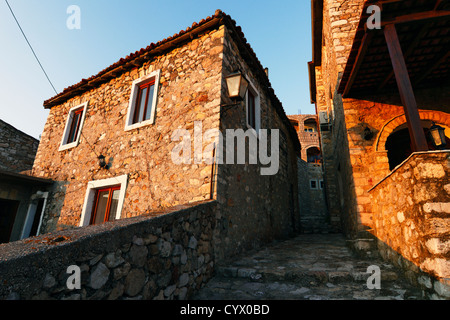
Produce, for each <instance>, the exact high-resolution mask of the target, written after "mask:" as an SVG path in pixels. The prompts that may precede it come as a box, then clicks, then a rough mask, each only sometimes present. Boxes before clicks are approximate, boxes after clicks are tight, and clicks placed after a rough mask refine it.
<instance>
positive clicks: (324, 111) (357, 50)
mask: <svg viewBox="0 0 450 320" xmlns="http://www.w3.org/2000/svg"><path fill="white" fill-rule="evenodd" d="M372 4H376V5H379V6H380V7H381V22H380V23H381V28H376V29H370V28H369V27H368V25H367V24H366V23H368V21H369V19H370V17H372V18H373V16H372V14H373V12H374V11H371V9H369V6H370V5H372ZM441 10H448V4H445V3H444V2H440V1H438V2H436V1H429V2H427V3H426V4H424V3H423V2H421V3H420V1H395V2H392V1H378V2H377V3H374V1H363V0H361V1H338V0H323V1H322V0H317V1H316V0H314V1H312V12H313V21H312V23H313V61H312V62H310V63H309V68H310V83H311V86H310V87H311V96H312V100H313V101H314V102H315V104H316V108H317V112H318V114H319V118H320V128H321V146H322V148H321V150H322V153H323V165H324V172H325V176H326V181H327V184H326V189H327V198H328V203H329V211H330V218H331V219H336V220H337V219H340V220H341V223H342V229H343V231H344V232H345V234H346V235H347V236H348V238H349V243H351V244H352V245H353V247H354V248H355V249H356V250H358V251H359V252H364V253H365V254H376V253H377V248H382V250H381V251H383V252H386V246H384V245H382V244H381V243H380V241H381V242H382V243H384V244H388V246H387V247H389V244H392V248H391V250H393V251H396V252H397V253H399V254H400V255H401V256H403V258H405V259H409V258H410V257H411V256H410V252H407V251H408V250H411V247H409V246H413V247H414V248H418V247H420V246H425V242H426V241H427V240H428V239H429V237H430V234H428V235H426V234H423V235H422V236H423V237H424V238H423V239H427V240H422V241H418V242H414V243H412V242H411V241H410V240H411V237H409V238H408V237H407V238H402V242H396V244H395V245H394V244H393V241H394V238H395V237H396V236H397V235H394V234H392V233H391V234H389V235H388V233H389V232H387V230H385V228H386V227H385V226H386V224H384V227H383V224H381V223H380V221H379V219H380V218H379V216H380V215H384V218H383V219H388V217H387V216H386V214H387V212H391V213H392V216H391V217H390V218H391V219H393V220H395V219H397V218H396V215H397V214H398V215H399V216H400V217H401V213H400V211H399V210H400V208H398V207H397V203H396V201H397V198H396V196H395V194H396V193H395V192H393V191H389V194H388V195H386V194H383V192H381V193H380V191H377V189H380V188H383V189H385V188H386V186H387V185H389V184H391V187H393V186H392V184H396V182H395V181H394V177H396V179H398V177H397V175H398V174H399V173H396V174H394V175H391V172H392V171H393V170H398V169H396V168H398V166H400V167H402V166H410V165H411V163H413V167H412V168H411V169H410V170H409V171H410V172H412V171H414V172H416V171H417V170H419V171H420V170H422V169H423V170H426V171H428V170H432V169H430V168H433V167H434V166H433V164H434V163H435V161H436V159H435V158H433V159H431V158H428V157H423V159H424V160H426V161H427V162H430V164H429V165H430V168H428V164H425V163H424V164H423V166H424V167H423V168H414V166H415V165H418V163H419V162H418V161H410V162H409V163H408V162H405V161H406V159H407V158H408V156H409V155H411V153H413V152H414V151H420V149H418V147H417V144H418V143H417V142H414V139H415V136H413V133H412V132H414V134H416V135H422V134H424V135H425V138H426V139H427V140H426V141H425V139H424V140H422V141H424V143H422V145H421V148H423V149H426V150H433V149H435V147H433V144H432V141H431V138H430V137H429V136H428V135H427V134H428V132H429V130H430V128H431V126H432V125H433V124H437V125H439V126H441V127H442V128H443V129H445V134H446V136H447V141H448V137H449V136H450V135H449V133H450V126H449V119H450V114H449V111H450V109H449V107H450V105H449V101H450V99H449V92H450V91H449V88H448V84H447V83H448V82H447V81H446V80H445V79H446V78H445V77H447V79H448V68H447V67H446V65H445V63H444V61H445V59H444V58H445V55H446V54H447V53H448V52H446V51H445V48H444V47H443V46H442V43H443V42H445V41H448V33H446V32H445V26H444V25H445V22H446V21H447V23H448V17H444V16H445V12H444V13H443V11H441ZM437 15H440V16H441V17H442V20H439V19H438V20H433V19H432V17H436V16H437ZM424 16H426V17H427V18H426V19H425V20H424V19H421V18H420V17H424ZM383 19H385V20H383ZM446 19H447V20H446ZM393 23H394V25H395V29H393V28H392V24H393ZM392 30H394V31H395V32H394V34H395V35H397V39H400V40H399V41H396V37H394V36H392V33H393V32H392ZM445 39H447V40H445ZM430 41H431V42H432V43H433V45H434V46H432V44H431V42H430ZM428 47H430V48H431V47H432V48H433V49H432V50H433V53H432V54H429V55H426V53H425V51H426V49H425V48H428ZM394 48H395V49H398V48H401V49H400V50H397V51H394ZM388 49H389V50H388ZM394 52H395V53H394ZM447 56H448V55H447ZM392 61H395V63H393V62H392ZM399 61H400V62H399ZM418 61H421V62H420V63H418ZM402 63H403V64H402ZM399 65H402V66H403V65H405V66H406V67H405V69H402V70H400V68H399V67H398V66H399ZM393 66H394V68H393ZM406 69H407V70H409V75H408V72H404V70H406ZM399 79H400V80H399ZM405 79H406V80H405ZM396 80H397V82H396ZM403 80H405V81H403ZM398 81H400V82H398ZM410 82H412V83H413V86H412V88H413V89H411V86H405V85H404V83H410ZM397 83H398V85H397ZM405 87H407V88H406V89H405ZM407 99H409V100H407ZM414 105H417V106H418V107H414ZM411 114H412V115H411ZM415 115H417V118H414V119H418V121H416V122H414V124H413V121H412V120H410V119H412V117H413V116H414V117H415ZM408 128H409V129H408ZM421 131H423V132H424V133H420V132H421ZM414 143H416V144H414ZM426 150H425V151H426ZM444 153H445V152H444ZM440 159H441V163H442V165H443V166H444V167H445V166H448V160H445V159H446V156H445V155H443V156H442V157H441V158H440ZM443 170H444V171H445V170H446V169H445V168H444V169H443ZM398 172H401V170H400V171H398ZM408 174H410V173H405V176H407V175H408ZM436 179H439V180H441V181H439V183H443V185H446V184H448V175H447V174H444V175H442V176H440V177H439V178H438V177H436ZM380 181H383V182H382V183H381V184H379V182H380ZM435 182H436V181H433V184H430V183H431V182H430V181H429V180H426V179H424V180H421V179H419V180H418V181H417V184H416V185H412V184H410V185H408V187H406V186H405V188H406V189H405V190H402V191H401V192H402V194H409V199H410V201H409V202H410V203H409V205H412V203H411V201H412V202H414V203H415V205H416V206H419V207H420V208H416V209H417V210H418V211H419V212H422V213H423V210H425V209H424V208H423V205H425V203H417V202H416V201H419V202H420V200H419V199H423V200H424V201H425V199H427V202H434V201H435V202H439V203H440V200H439V199H438V198H439V197H440V196H439V194H441V191H442V190H440V191H439V192H437V193H434V194H428V195H426V196H425V195H424V194H423V192H425V193H426V192H427V190H428V191H430V190H431V189H433V188H434V187H432V186H433V185H434V183H435ZM419 190H420V191H419ZM433 190H435V189H433ZM398 192H400V191H398ZM444 195H445V196H444V198H443V199H442V200H443V203H447V202H448V195H446V194H445V192H444ZM378 197H382V198H379V199H377V198H378ZM381 199H382V200H381ZM438 200H439V201H438ZM421 206H422V207H421ZM387 207H389V210H387ZM394 207H395V208H394ZM427 208H428V207H427ZM416 209H414V210H416ZM397 211H399V212H397ZM402 212H403V211H402ZM435 212H437V211H435ZM440 212H441V214H442V211H440ZM403 213H405V212H403ZM405 214H406V213H405ZM409 214H412V213H408V214H406V215H409ZM444 215H445V214H444ZM444 221H445V223H444V225H446V227H445V228H443V229H442V228H441V229H439V233H440V234H441V236H443V235H448V232H449V230H450V228H449V227H448V216H447V218H445V219H444ZM415 223H416V224H415V225H416V228H417V222H415ZM421 223H423V224H424V223H426V222H425V221H423V220H422V221H421ZM409 226H411V224H410V225H409ZM405 230H406V229H405ZM421 230H422V229H421ZM422 231H423V230H422ZM396 232H397V231H396ZM405 232H406V231H405ZM408 232H410V231H408ZM412 232H413V233H414V231H412ZM430 240H431V239H430ZM424 241H425V242H424ZM433 241H434V240H433ZM377 243H378V246H377ZM404 250H405V251H404ZM414 250H415V249H414ZM444 251H445V252H440V254H441V256H440V258H442V257H443V256H445V257H446V258H445V259H446V260H447V262H445V263H444V264H439V263H437V262H436V264H434V265H433V263H431V262H430V261H432V260H430V259H429V256H428V254H424V253H423V252H422V251H420V250H419V249H417V251H415V252H416V253H417V252H422V254H421V255H419V256H416V257H415V258H411V259H412V260H413V261H414V263H415V265H416V266H420V268H423V270H425V271H426V272H427V274H428V275H430V274H432V275H433V276H434V277H435V278H434V279H435V280H436V281H437V283H439V285H438V287H440V286H441V285H445V280H444V279H445V278H446V276H445V274H446V272H447V271H448V258H449V256H448V255H449V253H450V252H449V250H444ZM385 256H386V254H385ZM394 256H395V255H392V254H391V256H390V257H391V258H392V257H394ZM394 259H395V258H394ZM427 259H428V260H427ZM445 259H444V260H445ZM419 261H420V262H419ZM425 261H428V262H430V263H429V264H427V263H424V262H425ZM433 261H434V260H433ZM435 261H438V260H435ZM439 261H441V260H439ZM425 265H426V266H425ZM408 270H411V268H409V269H408ZM438 270H441V271H438ZM443 270H447V271H443ZM415 271H417V269H416V270H415ZM430 283H431V287H430V288H432V287H433V281H431V282H430ZM447 285H448V284H447ZM442 292H443V291H442V290H441V291H440V293H442ZM441 297H442V295H441Z"/></svg>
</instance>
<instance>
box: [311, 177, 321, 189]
mask: <svg viewBox="0 0 450 320" xmlns="http://www.w3.org/2000/svg"><path fill="white" fill-rule="evenodd" d="M313 181H314V182H315V183H316V187H315V188H314V187H313V186H312V184H311V182H313ZM309 188H310V189H312V190H317V189H319V186H318V182H317V180H316V179H310V180H309Z"/></svg>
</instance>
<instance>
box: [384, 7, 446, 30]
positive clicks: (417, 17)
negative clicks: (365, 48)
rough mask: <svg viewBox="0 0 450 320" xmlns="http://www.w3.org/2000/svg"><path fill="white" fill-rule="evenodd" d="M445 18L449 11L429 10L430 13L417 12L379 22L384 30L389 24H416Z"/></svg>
mask: <svg viewBox="0 0 450 320" xmlns="http://www.w3.org/2000/svg"><path fill="white" fill-rule="evenodd" d="M445 17H450V11H448V10H441V11H437V10H431V11H424V12H417V13H411V14H406V15H403V16H397V17H393V18H387V19H385V20H384V19H383V20H384V21H382V22H381V27H382V28H384V27H385V26H387V25H389V24H399V23H408V22H417V21H424V20H427V19H436V18H445Z"/></svg>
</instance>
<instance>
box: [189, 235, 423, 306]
mask: <svg viewBox="0 0 450 320" xmlns="http://www.w3.org/2000/svg"><path fill="white" fill-rule="evenodd" d="M371 265H376V266H378V267H379V268H380V270H381V289H369V288H368V287H367V282H368V281H367V279H368V278H369V277H370V276H371V273H368V272H367V268H368V267H369V266H371ZM371 283H374V282H373V281H370V283H369V284H371ZM293 299H295V300H421V299H422V296H421V292H420V290H418V289H417V288H414V287H412V286H411V285H409V284H408V283H407V282H406V281H405V280H404V279H403V278H402V277H401V273H400V272H398V270H396V269H395V268H394V267H393V266H392V265H390V264H388V263H386V262H384V261H382V260H377V259H369V260H364V259H360V258H358V257H356V256H355V255H353V253H352V252H351V251H350V249H349V248H348V247H347V246H346V241H345V239H344V237H343V236H342V235H336V234H323V235H300V236H297V237H295V238H293V239H290V240H286V241H280V242H275V243H273V244H271V245H270V246H268V247H266V248H264V249H262V250H260V251H257V252H251V253H248V254H247V255H245V256H242V257H240V258H238V259H236V260H235V261H234V262H233V263H231V264H228V265H227V266H218V267H217V271H216V276H215V277H214V278H213V279H211V280H210V281H209V282H208V283H207V285H206V286H205V287H204V288H203V289H201V290H200V292H198V293H197V294H196V295H195V296H194V297H193V298H192V300H293Z"/></svg>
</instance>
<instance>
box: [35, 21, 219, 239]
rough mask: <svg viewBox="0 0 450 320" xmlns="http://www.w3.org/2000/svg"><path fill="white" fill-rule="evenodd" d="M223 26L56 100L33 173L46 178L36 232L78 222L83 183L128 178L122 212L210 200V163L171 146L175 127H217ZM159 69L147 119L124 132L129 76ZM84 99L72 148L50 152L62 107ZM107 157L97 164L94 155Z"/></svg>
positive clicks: (57, 139) (58, 131) (56, 145)
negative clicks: (175, 153) (50, 184)
mask: <svg viewBox="0 0 450 320" xmlns="http://www.w3.org/2000/svg"><path fill="white" fill-rule="evenodd" d="M223 35H224V26H222V27H220V29H215V30H210V31H207V32H206V33H204V34H203V35H201V36H199V37H198V38H195V39H193V40H191V41H189V42H188V43H185V44H184V45H182V46H180V47H176V48H174V49H173V50H171V51H169V52H168V53H165V54H161V55H159V56H155V57H153V58H152V59H151V61H149V62H145V63H143V65H142V66H140V67H136V68H135V69H133V70H131V71H127V72H124V73H122V74H120V75H118V76H117V77H116V78H114V79H113V80H110V81H109V82H107V83H105V84H102V85H100V86H99V87H97V88H93V89H91V90H90V91H88V92H86V93H83V94H81V95H80V96H77V97H74V98H71V99H69V100H68V101H67V102H65V103H63V104H62V105H58V106H55V107H52V108H51V110H50V113H49V116H48V119H47V123H46V125H45V127H44V131H43V134H42V139H41V143H40V146H39V150H38V153H37V156H36V161H35V164H34V168H33V174H34V175H35V176H37V177H44V178H50V179H52V180H54V181H55V182H56V183H55V186H54V189H53V190H52V192H51V199H52V201H51V202H50V203H49V206H48V208H47V210H46V213H45V217H46V219H45V221H44V222H43V227H44V228H43V231H52V230H55V229H65V228H72V227H74V226H78V225H79V223H80V217H81V212H82V207H83V203H84V199H85V194H86V188H87V184H88V182H89V181H94V180H101V179H107V178H113V177H118V176H121V175H127V176H128V185H127V191H126V196H125V201H124V205H123V210H122V218H125V217H132V216H135V215H137V214H142V213H145V212H150V211H152V210H155V209H158V208H167V207H171V206H176V205H179V204H184V203H189V202H190V201H201V200H207V199H210V198H211V192H210V190H211V174H212V171H211V170H212V167H211V165H209V164H207V163H204V162H201V163H194V160H193V159H192V163H189V164H180V165H175V164H174V163H173V161H172V159H171V151H172V150H173V149H174V147H175V146H176V145H177V144H179V143H180V142H179V141H172V139H171V138H172V134H173V132H174V131H175V130H176V129H186V130H188V132H189V134H190V135H191V138H192V143H191V145H192V152H191V154H192V156H193V155H194V149H193V148H194V143H193V141H194V139H193V138H194V122H195V121H202V130H203V131H202V133H204V132H206V130H208V129H214V128H216V129H217V128H218V127H219V116H220V112H219V105H220V95H221V90H220V88H221V83H222V82H221V81H222V50H223V49H222V48H223ZM155 70H161V78H160V83H159V94H158V101H157V107H156V108H157V110H156V116H155V123H154V124H152V125H148V126H145V127H141V128H137V129H134V130H130V131H125V130H124V128H125V120H126V115H127V111H128V106H129V100H130V95H131V89H132V82H133V81H134V80H136V79H138V78H140V77H142V76H144V75H147V74H150V73H151V72H152V71H155ZM85 102H88V106H87V113H86V118H85V121H84V125H83V128H82V135H81V137H80V142H79V145H78V146H77V147H74V148H72V149H68V150H64V151H58V149H59V146H60V143H61V138H62V135H63V130H64V126H65V123H66V119H67V116H68V112H69V110H70V108H72V107H74V106H77V105H79V104H81V103H85ZM100 154H103V155H104V156H106V161H107V162H109V163H110V168H109V169H108V170H105V169H101V168H100V167H99V165H98V160H97V156H98V155H100Z"/></svg>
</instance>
